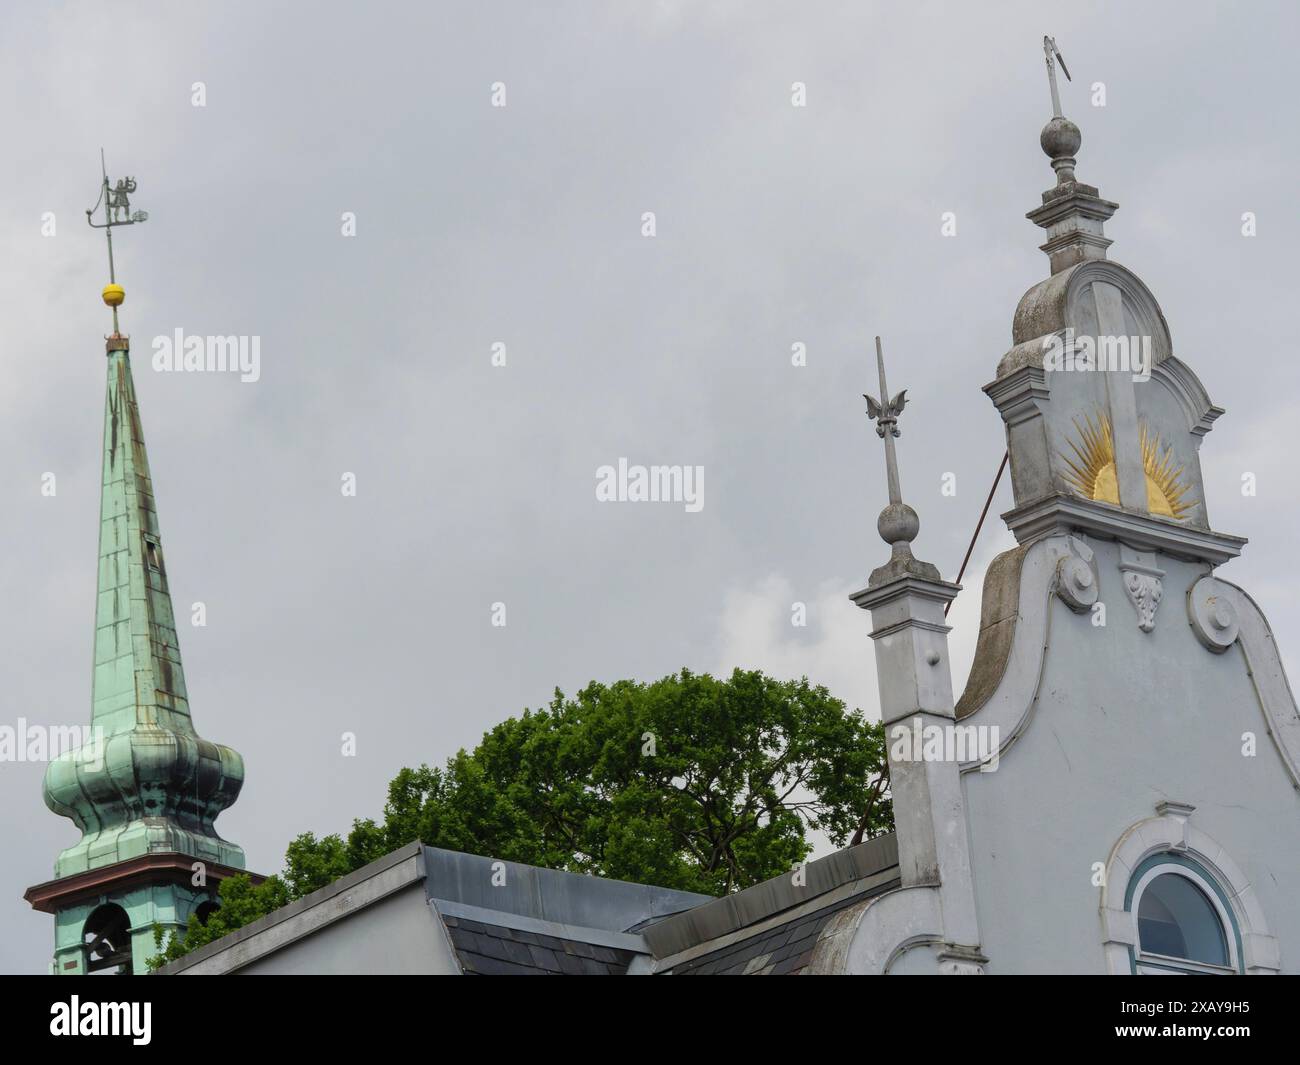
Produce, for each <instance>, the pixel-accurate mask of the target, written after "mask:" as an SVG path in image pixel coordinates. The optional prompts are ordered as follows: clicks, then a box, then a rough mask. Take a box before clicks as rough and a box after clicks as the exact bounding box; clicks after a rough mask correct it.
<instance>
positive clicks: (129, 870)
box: [26, 174, 244, 972]
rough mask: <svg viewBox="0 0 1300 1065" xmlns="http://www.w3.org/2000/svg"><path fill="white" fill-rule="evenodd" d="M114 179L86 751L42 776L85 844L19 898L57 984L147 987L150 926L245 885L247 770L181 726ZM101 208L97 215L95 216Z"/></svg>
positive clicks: (123, 214)
mask: <svg viewBox="0 0 1300 1065" xmlns="http://www.w3.org/2000/svg"><path fill="white" fill-rule="evenodd" d="M135 188H136V183H135V181H134V179H132V178H126V179H123V180H121V181H119V182H118V183H117V186H116V188H114V187H112V186H110V184H109V180H108V177H107V174H105V176H104V179H103V185H102V188H101V192H100V202H101V203H102V204H103V205H104V217H105V221H104V223H103V224H102V225H96V224H95V222H94V221H93V211H94V208H92V209H91V210H90V211H87V212H86V215H87V221H88V222H89V223H90V224H91V225H92V226H93V227H94V228H96V229H104V230H105V232H106V236H107V238H108V246H109V277H110V282H109V284H108V285H107V286H106V287H105V289H104V292H103V299H104V302H105V303H106V304H107V305H108V306H109V307H111V308H112V310H113V333H112V335H111V336H109V337H108V338H107V343H106V349H107V355H108V388H107V397H106V400H105V404H104V431H103V446H104V450H103V478H102V482H101V486H102V487H101V497H100V516H99V564H98V567H97V586H96V592H97V595H96V601H95V644H94V672H93V681H92V690H93V694H92V710H91V736H92V738H91V740H90V742H89V743H87V744H86V745H84V746H83V747H82V748H80V749H78V750H76V751H71V752H67V753H65V754H63V755H62V756H60V757H59V758H56V759H54V760H53V761H51V762H50V764H49V766H48V767H47V770H46V774H45V786H44V796H45V802H46V805H48V806H49V807H50V809H51V810H53V811H54V812H55V813H58V814H61V815H63V816H64V817H68V818H70V819H71V820H72V821H73V822H74V823H75V824H76V825H77V827H78V828H79V829H80V830H81V832H82V838H81V840H80V841H79V842H77V843H76V844H74V845H73V846H71V847H69V848H67V849H66V850H64V851H63V853H62V854H60V855H59V858H58V861H57V862H56V863H55V870H54V871H55V879H54V880H52V881H49V882H47V883H45V884H39V885H37V886H35V887H33V888H30V889H29V890H28V892H27V896H26V897H27V898H28V900H29V901H30V902H31V903H32V905H33V906H35V907H37V908H38V909H42V910H45V911H46V912H52V913H54V914H56V933H55V939H56V964H57V971H59V972H63V971H68V972H86V971H89V970H93V969H96V968H102V967H109V966H110V965H113V966H116V965H127V967H128V969H134V971H136V972H140V971H143V969H144V962H145V958H146V957H147V956H148V954H150V953H152V947H153V942H152V929H153V925H154V924H155V923H157V924H160V925H162V926H163V927H165V928H170V929H172V930H176V929H177V928H180V927H183V926H184V924H185V922H186V921H187V920H188V917H189V915H190V914H191V913H194V912H199V911H200V910H201V909H202V908H203V907H204V906H212V905H215V897H214V893H215V889H216V886H217V884H218V883H219V882H220V880H221V878H222V877H223V876H225V875H228V874H230V873H231V872H234V871H238V870H242V869H243V866H244V852H243V850H242V849H241V848H240V847H238V846H236V845H235V844H233V843H229V842H227V841H226V840H223V839H222V838H221V837H220V836H219V835H218V834H217V831H216V828H215V826H214V821H215V819H216V817H217V815H218V814H219V813H220V812H221V811H222V810H224V809H226V808H227V807H228V806H230V805H231V804H232V803H233V802H234V801H235V799H236V797H237V796H238V795H239V790H240V787H241V785H242V784H243V780H244V765H243V760H242V759H241V758H240V756H239V754H238V753H237V752H236V751H234V750H232V749H231V748H229V747H223V746H221V745H220V744H216V743H212V742H210V741H208V740H205V739H203V738H201V737H200V736H199V735H198V733H197V732H196V731H195V729H194V724H193V721H192V720H191V718H190V708H189V698H188V694H187V691H186V687H185V672H184V668H183V666H182V664H181V653H180V646H179V643H178V641H177V636H176V621H175V616H174V613H173V611H172V603H171V595H170V592H169V590H168V585H167V569H166V562H165V559H164V555H163V549H162V537H161V535H160V533H159V527H158V514H157V510H156V509H155V505H154V493H153V482H152V480H151V478H150V475H149V458H148V455H147V453H146V451H145V443H144V432H143V430H142V428H141V424H140V410H139V405H138V403H137V401H136V394H135V384H134V381H133V380H132V376H131V358H130V339H129V338H128V337H126V336H124V335H122V333H121V332H120V330H119V327H118V318H117V308H118V307H119V306H120V305H121V303H122V301H123V298H124V292H123V290H122V287H121V286H120V285H118V284H117V279H116V273H115V269H114V265H113V258H112V229H113V228H115V227H118V226H124V225H133V224H135V223H137V222H141V221H144V219H145V217H146V216H145V214H144V212H142V211H137V212H135V213H134V214H128V211H129V202H128V199H127V197H128V194H129V193H131V192H134V191H135ZM98 206H99V204H96V207H98Z"/></svg>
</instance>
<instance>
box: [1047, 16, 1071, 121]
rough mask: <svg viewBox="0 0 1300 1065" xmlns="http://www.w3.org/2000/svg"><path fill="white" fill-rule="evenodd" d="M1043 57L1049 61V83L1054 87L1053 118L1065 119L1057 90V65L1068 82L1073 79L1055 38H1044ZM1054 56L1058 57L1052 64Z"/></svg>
mask: <svg viewBox="0 0 1300 1065" xmlns="http://www.w3.org/2000/svg"><path fill="white" fill-rule="evenodd" d="M1043 55H1044V56H1045V57H1046V59H1047V83H1048V84H1049V85H1050V86H1051V87H1052V117H1053V118H1064V117H1065V116H1064V115H1062V114H1061V94H1060V93H1059V92H1058V91H1057V89H1056V63H1060V64H1061V73H1062V74H1064V75H1065V80H1066V81H1071V80H1073V79H1072V78H1071V77H1070V68H1069V67H1067V66H1066V65H1065V57H1064V56H1062V55H1061V50H1060V49H1059V48H1057V47H1056V38H1055V37H1047V36H1044V37H1043ZM1053 56H1055V57H1056V63H1053V62H1052V57H1053Z"/></svg>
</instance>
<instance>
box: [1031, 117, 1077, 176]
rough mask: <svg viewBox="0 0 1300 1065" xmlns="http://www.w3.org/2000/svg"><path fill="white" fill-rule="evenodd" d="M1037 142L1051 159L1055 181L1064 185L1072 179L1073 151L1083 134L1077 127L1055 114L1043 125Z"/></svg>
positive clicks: (1075, 150) (1075, 149) (1074, 151)
mask: <svg viewBox="0 0 1300 1065" xmlns="http://www.w3.org/2000/svg"><path fill="white" fill-rule="evenodd" d="M1038 143H1039V144H1041V145H1042V146H1043V151H1044V152H1045V153H1046V154H1047V157H1048V158H1049V159H1051V160H1052V169H1053V170H1055V171H1056V183H1057V184H1058V185H1064V184H1065V183H1066V182H1068V181H1073V180H1074V164H1075V158H1074V156H1075V153H1076V152H1077V151H1078V150H1079V145H1081V144H1082V143H1083V134H1082V133H1080V132H1079V127H1078V126H1076V125H1075V124H1074V123H1073V122H1071V121H1070V120H1069V119H1068V118H1065V117H1063V116H1061V115H1057V116H1056V117H1055V118H1053V119H1052V120H1051V121H1050V122H1048V123H1047V125H1045V126H1044V127H1043V132H1042V133H1040V134H1039V135H1038Z"/></svg>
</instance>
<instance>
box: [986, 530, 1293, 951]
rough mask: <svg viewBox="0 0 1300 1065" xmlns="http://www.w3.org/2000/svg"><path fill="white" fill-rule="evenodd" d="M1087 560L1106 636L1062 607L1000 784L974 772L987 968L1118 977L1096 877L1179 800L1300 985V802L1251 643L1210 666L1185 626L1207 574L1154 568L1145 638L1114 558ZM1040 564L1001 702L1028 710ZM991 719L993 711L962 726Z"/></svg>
mask: <svg viewBox="0 0 1300 1065" xmlns="http://www.w3.org/2000/svg"><path fill="white" fill-rule="evenodd" d="M1089 546H1090V547H1091V548H1092V549H1093V550H1094V551H1095V552H1096V563H1097V573H1098V578H1099V587H1100V597H1101V601H1102V602H1103V603H1105V605H1106V608H1107V612H1106V624H1105V625H1104V626H1097V625H1094V624H1093V622H1092V614H1091V613H1084V614H1076V613H1073V612H1072V611H1071V610H1070V609H1068V608H1067V606H1066V605H1065V604H1064V603H1062V602H1061V601H1060V600H1059V599H1057V598H1056V597H1055V596H1053V597H1052V598H1051V601H1050V605H1049V606H1048V610H1050V612H1051V621H1050V625H1051V631H1050V646H1049V647H1048V650H1047V653H1046V661H1045V664H1044V665H1043V670H1042V679H1041V685H1040V686H1039V688H1038V698H1037V703H1036V705H1035V706H1034V707H1033V710H1032V716H1031V717H1030V719H1029V721H1028V723H1027V725H1026V726H1025V727H1024V729H1023V731H1022V732H1021V733H1020V734H1019V736H1018V738H1017V739H1016V741H1015V742H1014V743H1013V744H1012V745H1011V747H1010V748H1009V749H1007V750H1006V751H1004V753H1003V755H1002V758H1001V761H1000V764H999V767H998V769H997V770H996V771H995V772H992V773H979V772H969V773H966V774H964V776H963V784H964V791H965V796H966V802H967V809H968V811H969V821H970V838H971V848H972V852H973V853H972V860H973V868H974V879H975V888H976V899H977V908H978V914H979V922H980V931H981V936H982V941H983V947H984V950H985V953H986V954H987V956H988V957H989V965H988V968H987V971H988V972H990V973H1015V972H1024V971H1031V972H1048V973H1055V972H1091V973H1102V972H1106V971H1107V964H1106V958H1105V952H1104V950H1103V946H1102V944H1103V939H1104V936H1103V929H1102V917H1101V915H1100V913H1099V902H1100V898H1101V891H1100V888H1098V887H1097V886H1096V885H1095V884H1094V868H1093V866H1094V863H1097V862H1101V863H1105V862H1107V860H1108V858H1109V857H1110V855H1111V851H1112V848H1113V847H1114V846H1115V845H1116V842H1117V840H1118V839H1119V838H1120V836H1121V835H1122V834H1123V833H1124V832H1125V830H1126V829H1127V828H1129V827H1130V826H1132V825H1133V824H1134V823H1135V822H1138V821H1141V820H1143V819H1144V818H1150V817H1153V816H1154V815H1155V808H1156V804H1157V803H1159V802H1161V801H1162V800H1172V801H1177V802H1182V803H1188V804H1191V805H1192V806H1194V807H1195V808H1196V809H1195V812H1194V813H1193V814H1192V815H1191V816H1190V818H1189V820H1188V824H1189V825H1191V826H1194V827H1195V828H1196V829H1198V830H1200V831H1202V832H1204V833H1206V834H1208V836H1209V837H1212V838H1213V839H1214V840H1215V841H1217V843H1218V844H1220V845H1221V846H1222V847H1223V848H1224V849H1225V851H1226V852H1227V855H1228V856H1229V857H1230V859H1231V860H1232V861H1234V862H1235V863H1236V864H1237V865H1238V866H1240V869H1241V871H1242V872H1243V873H1244V875H1245V877H1246V878H1247V879H1248V880H1249V882H1250V884H1251V886H1252V887H1253V889H1254V891H1255V893H1256V895H1257V898H1258V901H1259V906H1260V909H1261V910H1262V912H1263V915H1264V917H1265V919H1266V921H1267V923H1268V931H1269V932H1270V933H1271V934H1272V935H1273V936H1275V937H1276V938H1277V940H1278V946H1279V948H1280V954H1281V960H1282V968H1283V970H1284V971H1286V972H1293V973H1294V972H1300V904H1298V903H1297V902H1296V899H1297V898H1300V794H1297V791H1296V788H1295V786H1294V782H1293V781H1292V779H1291V776H1290V774H1289V772H1288V770H1287V768H1286V765H1285V763H1284V762H1283V760H1282V758H1281V757H1280V756H1279V754H1278V752H1277V749H1276V748H1275V746H1274V745H1273V741H1272V740H1271V739H1270V737H1269V734H1268V731H1267V728H1266V721H1265V716H1264V713H1263V712H1262V710H1261V707H1260V703H1259V700H1258V698H1257V696H1256V693H1255V689H1254V687H1253V685H1252V681H1251V677H1250V675H1249V673H1248V671H1247V667H1246V660H1245V657H1244V655H1243V651H1242V647H1241V645H1240V644H1237V645H1234V646H1233V647H1231V648H1229V649H1228V651H1227V652H1226V653H1224V654H1221V655H1218V654H1213V653H1211V652H1210V651H1207V650H1206V649H1205V648H1204V647H1203V646H1201V644H1200V643H1199V642H1198V640H1197V638H1196V636H1195V634H1194V633H1193V631H1192V629H1191V628H1190V627H1189V624H1188V615H1187V607H1186V594H1187V590H1188V588H1189V586H1190V585H1192V584H1193V583H1194V582H1195V581H1196V580H1197V579H1198V578H1200V577H1201V576H1203V575H1204V574H1205V573H1206V572H1207V567H1205V566H1204V565H1201V564H1191V563H1185V562H1180V561H1177V560H1175V559H1172V558H1169V557H1167V556H1165V555H1157V556H1156V557H1157V560H1158V564H1159V566H1160V568H1162V569H1164V570H1165V576H1164V578H1163V597H1162V600H1161V603H1160V606H1159V609H1158V612H1157V615H1156V624H1155V628H1154V630H1153V631H1152V632H1149V633H1144V632H1141V631H1140V630H1139V629H1138V625H1137V616H1136V613H1135V611H1134V608H1133V606H1132V605H1131V603H1130V602H1129V600H1128V596H1127V595H1126V593H1125V590H1124V588H1123V586H1122V584H1121V574H1120V570H1119V569H1118V562H1119V560H1120V556H1119V548H1118V545H1116V544H1114V543H1107V542H1103V541H1091V542H1089ZM1041 555H1042V547H1041V545H1035V547H1034V549H1032V550H1031V551H1030V553H1029V555H1028V556H1027V558H1026V563H1025V569H1024V571H1023V572H1022V582H1021V598H1022V611H1021V612H1022V619H1021V621H1020V623H1019V626H1018V629H1019V631H1018V632H1017V633H1016V637H1015V639H1016V643H1017V651H1016V653H1015V654H1013V656H1012V658H1011V661H1010V663H1009V665H1008V669H1007V673H1006V675H1005V676H1004V677H1003V680H1002V684H1001V685H1000V687H999V691H998V695H999V696H1002V697H1004V699H1005V697H1006V696H1007V695H1008V694H1010V695H1011V696H1012V697H1013V698H1014V697H1015V696H1016V695H1017V694H1019V695H1020V696H1021V698H1022V699H1023V703H1024V705H1026V706H1027V705H1028V703H1029V701H1030V699H1031V697H1032V693H1033V691H1034V680H1035V676H1034V673H1035V670H1034V668H1033V667H1034V666H1035V665H1036V663H1035V661H1034V659H1035V655H1034V653H1033V648H1034V642H1035V641H1037V647H1038V648H1041V647H1042V642H1043V632H1042V626H1036V625H1032V624H1030V622H1029V620H1028V619H1027V618H1026V617H1025V614H1026V612H1027V611H1028V612H1030V613H1032V608H1033V603H1034V601H1035V599H1036V598H1037V597H1040V596H1043V597H1045V591H1044V589H1045V588H1046V587H1047V584H1046V582H1045V573H1046V567H1044V566H1042V564H1041V557H1039V556H1041ZM1036 565H1037V568H1035V567H1036ZM1229 568H1230V567H1229ZM1230 577H1231V574H1230V573H1229V574H1227V578H1228V579H1230ZM1039 610H1040V611H1041V605H1040V606H1039ZM996 716H997V711H996V710H992V709H991V708H990V707H988V706H986V707H984V708H982V709H981V710H980V711H979V712H977V713H976V714H974V715H973V716H971V717H970V718H968V719H967V720H966V722H965V723H967V724H976V725H978V724H981V723H987V722H988V721H991V720H993V719H994V718H995V717H996ZM1246 732H1252V733H1254V734H1255V737H1256V743H1257V754H1256V756H1255V757H1244V756H1243V754H1242V743H1243V740H1242V736H1243V733H1246ZM1005 738H1006V737H1005V736H1004V740H1005Z"/></svg>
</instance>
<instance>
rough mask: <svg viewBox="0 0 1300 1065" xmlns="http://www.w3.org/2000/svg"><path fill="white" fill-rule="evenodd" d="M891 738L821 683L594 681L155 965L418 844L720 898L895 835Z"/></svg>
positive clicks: (410, 780)
mask: <svg viewBox="0 0 1300 1065" xmlns="http://www.w3.org/2000/svg"><path fill="white" fill-rule="evenodd" d="M886 765H887V763H886V759H885V746H884V732H883V729H882V728H881V726H880V725H879V724H871V723H869V722H867V721H865V720H864V718H863V717H862V715H861V713H860V712H859V711H856V710H849V709H848V708H847V707H846V706H845V705H844V703H843V702H842V701H841V700H839V699H836V698H835V697H834V696H832V695H831V694H830V693H829V692H828V691H827V690H826V689H825V688H823V687H816V686H813V685H810V684H809V683H808V681H807V679H806V678H805V679H803V680H798V681H778V680H773V679H772V678H770V677H767V676H764V675H763V674H762V673H759V672H755V671H743V670H739V669H738V670H736V671H735V672H733V673H732V675H731V677H730V678H728V679H725V680H719V679H716V678H714V677H712V676H709V675H707V674H694V673H691V672H689V671H687V670H683V671H682V672H681V673H680V674H675V675H671V676H668V677H664V678H663V679H662V680H658V681H654V682H652V683H648V684H647V683H638V682H635V681H630V680H621V681H617V682H616V683H614V684H609V685H605V684H599V683H595V682H593V683H591V684H589V685H588V686H587V687H586V688H584V689H583V690H582V691H580V692H578V694H577V695H576V696H574V697H573V698H566V697H565V696H564V695H563V694H562V693H561V692H560V691H559V690H558V689H557V690H556V692H555V696H554V698H553V699H552V700H551V703H550V705H549V706H547V707H546V708H544V709H540V710H535V711H534V710H525V711H524V712H523V714H522V715H520V716H519V717H515V718H509V719H508V720H506V721H503V722H502V723H501V724H499V725H497V726H496V727H494V728H492V729H491V730H489V731H488V732H487V733H486V734H484V736H483V740H482V742H481V743H480V744H479V745H478V746H477V747H476V748H474V750H473V751H469V752H467V751H465V750H461V751H459V752H458V753H457V754H455V755H454V756H453V757H452V758H450V759H448V761H447V763H446V765H445V766H443V767H441V768H430V767H429V766H427V765H421V766H420V767H419V768H417V769H411V768H406V769H403V770H401V771H400V772H399V773H398V774H397V776H396V777H395V778H394V779H393V781H392V782H391V783H390V784H389V786H388V801H387V804H386V805H385V807H384V816H383V820H382V821H381V822H376V821H374V820H373V819H368V818H367V819H359V820H356V821H354V822H353V825H352V830H351V831H350V832H349V833H348V835H347V837H346V838H344V837H342V836H340V835H337V834H331V835H327V836H324V837H322V838H319V839H318V838H316V837H315V836H314V835H312V834H311V833H304V834H303V835H300V836H298V837H297V838H296V839H295V840H294V841H293V842H292V843H291V844H290V845H289V848H288V851H287V852H286V855H285V869H284V872H283V873H282V874H281V875H279V876H274V877H270V878H269V879H268V880H266V881H265V882H264V883H262V884H260V885H257V886H254V885H253V884H252V883H251V881H250V880H249V878H248V877H247V876H246V875H243V876H238V877H233V878H231V879H228V880H226V881H225V882H224V883H223V884H222V887H221V909H220V910H218V911H217V912H215V913H214V914H212V915H211V916H210V917H209V919H208V923H207V924H206V925H201V924H199V922H198V920H197V919H196V918H191V920H190V924H189V928H188V929H187V930H186V934H185V936H184V938H183V939H180V940H178V939H176V938H174V937H173V938H172V939H171V940H170V941H169V942H168V943H167V944H165V945H164V944H163V943H162V934H161V930H158V940H159V945H160V948H161V953H160V955H159V956H158V958H156V959H155V963H156V964H161V963H162V961H165V960H171V959H173V958H176V957H180V956H181V955H183V954H185V953H188V952H189V951H190V950H193V949H195V948H196V947H198V946H201V945H202V944H204V943H207V942H211V941H212V940H214V939H217V938H220V936H222V935H225V934H226V933H228V932H230V931H233V930H234V929H236V928H239V927H242V926H243V925H244V924H246V923H248V922H249V921H251V920H255V919H256V918H257V917H260V916H263V915H264V914H266V913H269V912H271V911H272V910H274V909H276V908H278V907H280V906H283V905H285V904H286V903H288V902H291V901H293V900H294V899H296V898H301V897H302V896H304V895H307V894H310V893H311V892H312V891H315V890H316V889H318V888H320V887H323V886H325V885H326V884H328V883H330V882H331V881H333V880H335V879H336V878H338V877H340V876H343V875H345V874H347V873H349V872H352V871H353V870H355V869H359V868H360V867H361V866H363V865H365V864H367V863H368V862H371V861H374V860H375V859H377V858H380V857H383V856H384V855H385V854H388V853H390V852H392V851H393V850H396V849H397V848H398V847H401V846H403V845H405V844H407V843H411V842H413V841H415V840H421V841H423V842H424V843H426V844H428V845H429V846H433V847H443V848H446V849H448V850H458V851H467V852H470V853H474V854H483V855H488V856H490V857H493V858H498V859H504V860H507V861H515V862H523V863H527V864H530V865H540V866H544V867H547V868H551V869H563V870H567V871H569V872H575V873H589V874H592V875H595V876H602V877H610V878H613V879H618V880H632V881H637V882H639V883H647V884H658V885H660V886H663V887H671V888H679V889H682V890H688V891H698V892H703V893H705V894H711V895H721V894H725V893H727V892H730V891H735V890H738V889H740V888H744V887H748V886H750V885H751V884H756V883H758V882H760V881H762V880H766V879H769V878H771V877H773V876H777V875H779V874H781V873H784V872H787V871H788V870H790V869H791V868H792V867H793V866H795V865H797V864H798V863H799V862H801V861H803V860H804V859H805V858H806V857H807V855H808V854H809V853H810V851H811V850H812V846H813V844H812V842H811V841H810V839H809V833H810V832H816V833H821V834H823V835H825V836H826V837H828V838H829V839H830V841H831V842H832V843H834V844H835V845H837V846H843V845H845V844H846V843H850V842H859V841H861V840H862V839H868V838H871V837H872V836H875V835H878V834H880V833H881V832H885V831H888V830H889V829H890V828H892V824H893V811H892V807H891V804H890V800H889V798H888V793H887V787H888V778H887V771H886Z"/></svg>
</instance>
